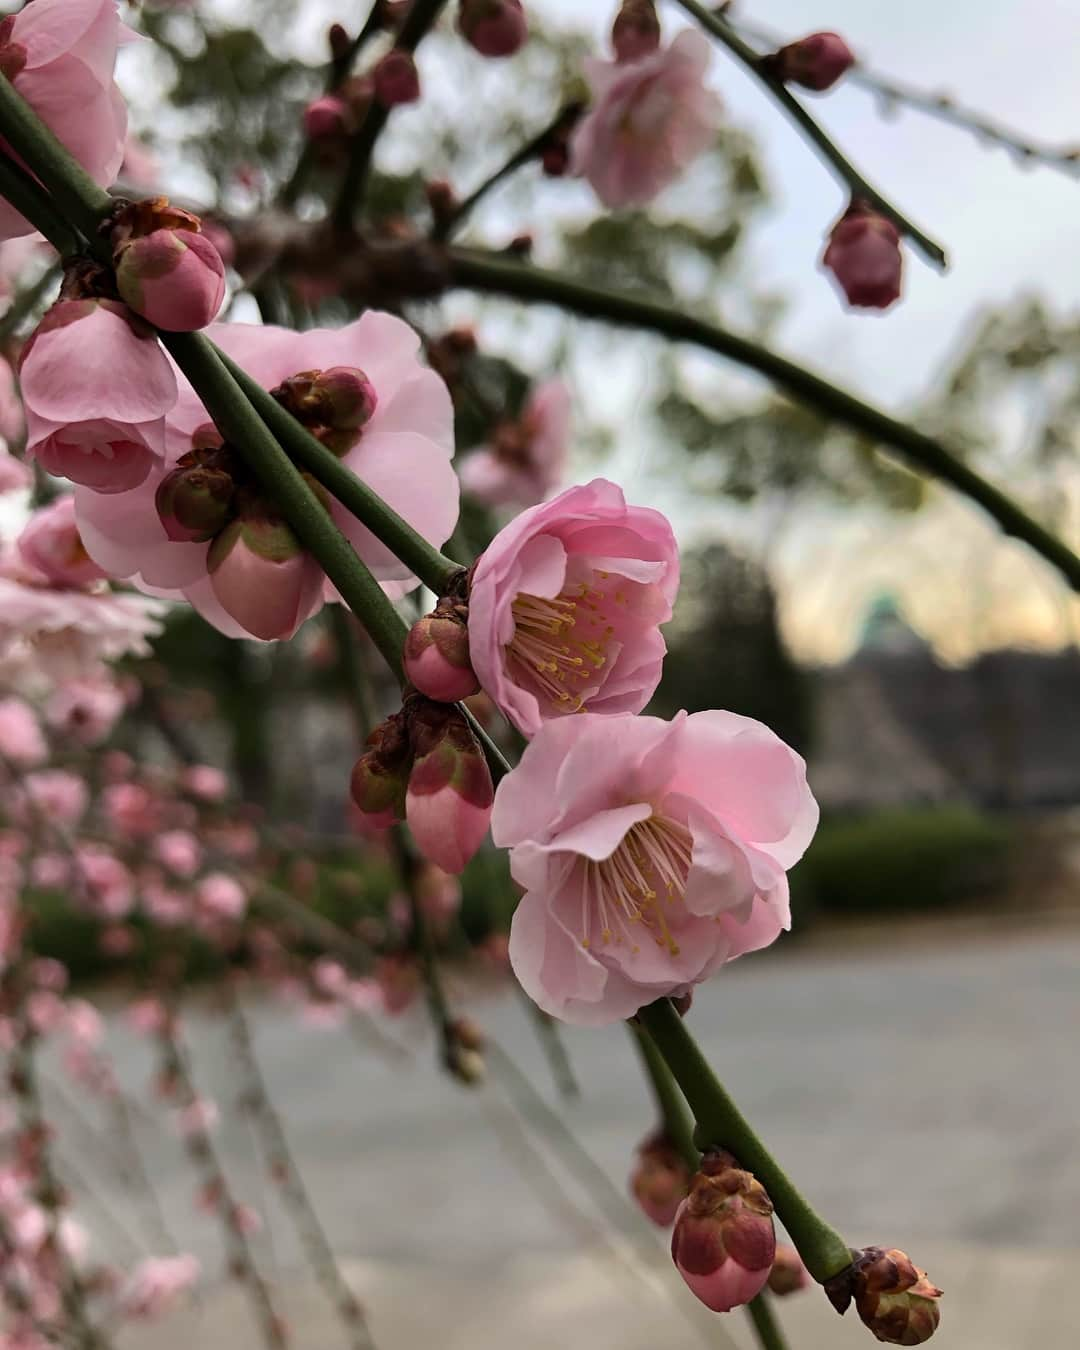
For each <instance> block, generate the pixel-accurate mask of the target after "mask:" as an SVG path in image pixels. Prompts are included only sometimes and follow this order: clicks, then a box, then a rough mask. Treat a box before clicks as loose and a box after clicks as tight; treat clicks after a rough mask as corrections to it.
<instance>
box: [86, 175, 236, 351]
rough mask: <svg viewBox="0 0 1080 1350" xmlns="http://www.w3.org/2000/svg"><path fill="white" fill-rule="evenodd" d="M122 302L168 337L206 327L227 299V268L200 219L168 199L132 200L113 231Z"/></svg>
mask: <svg viewBox="0 0 1080 1350" xmlns="http://www.w3.org/2000/svg"><path fill="white" fill-rule="evenodd" d="M110 240H111V242H112V246H113V262H114V264H115V267H116V288H117V290H118V291H119V292H120V297H121V299H122V300H123V301H124V302H125V303H126V304H127V305H129V306H130V307H131V309H133V310H134V311H135V312H136V314H141V315H142V316H143V318H144V319H149V321H150V322H151V323H152V324H155V325H156V326H157V327H158V328H164V329H165V330H166V332H170V333H190V332H193V331H194V330H195V329H198V328H205V327H206V325H207V324H208V323H211V322H212V321H213V320H214V319H215V318H216V316H217V312H218V310H219V309H220V308H221V302H222V300H224V298H225V264H224V263H223V262H222V261H221V255H220V254H219V253H218V251H217V249H216V248H215V247H214V245H213V243H212V242H211V241H210V240H209V239H208V238H207V237H206V235H204V234H202V233H201V227H200V223H199V218H198V216H193V215H192V214H191V212H190V211H185V210H183V209H182V208H180V207H176V206H172V205H171V204H170V203H169V200H168V198H166V197H151V198H148V199H146V200H145V201H140V202H133V203H131V204H130V205H129V206H127V207H125V208H124V209H123V210H121V211H119V212H118V213H117V216H116V218H115V220H114V222H113V225H112V229H111V231H110Z"/></svg>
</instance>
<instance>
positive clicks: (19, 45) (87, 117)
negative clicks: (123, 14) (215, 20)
mask: <svg viewBox="0 0 1080 1350" xmlns="http://www.w3.org/2000/svg"><path fill="white" fill-rule="evenodd" d="M132 36H133V34H132V33H131V30H130V29H128V28H127V27H125V25H124V24H122V23H121V22H120V15H119V12H118V10H117V6H116V0H34V3H33V4H32V5H26V6H24V7H23V8H22V9H21V10H20V11H19V13H18V14H13V15H9V16H8V17H7V18H6V19H4V20H3V22H0V71H2V72H3V74H4V75H6V76H7V78H8V79H9V80H11V82H12V84H13V85H14V86H15V88H16V89H17V90H18V92H19V93H20V94H21V95H22V96H23V98H24V99H25V100H26V101H27V103H29V104H30V106H31V107H32V108H33V110H34V111H35V112H36V113H37V115H38V116H39V117H40V118H41V120H42V121H43V122H44V123H45V125H46V126H47V127H49V129H50V130H51V131H53V132H54V133H55V134H56V136H57V137H58V138H59V139H60V140H61V141H63V143H64V145H65V146H67V148H68V150H70V151H71V153H72V154H73V155H74V156H75V158H76V159H77V160H78V161H79V163H80V164H81V165H82V166H83V168H84V169H85V170H86V172H87V173H88V174H89V175H90V177H91V178H92V179H93V180H94V182H95V183H97V184H99V185H100V186H101V187H108V186H109V184H110V183H112V181H113V179H114V178H115V177H116V174H117V172H118V170H119V168H120V165H121V163H122V162H123V158H124V140H125V135H126V132H127V109H126V107H125V106H124V100H123V98H122V97H121V95H120V91H119V90H118V89H117V87H116V85H115V84H114V83H113V67H114V65H115V64H116V50H117V47H118V46H119V45H120V44H121V43H122V42H125V41H128V40H130V38H131V37H132ZM33 228H34V227H33V226H32V225H31V224H30V222H29V221H28V220H26V219H25V218H24V217H23V216H21V215H20V214H19V212H18V211H16V210H15V208H14V207H13V206H11V205H10V204H9V203H8V202H6V201H3V200H0V239H13V238H15V237H17V236H19V235H24V234H30V233H32V231H33Z"/></svg>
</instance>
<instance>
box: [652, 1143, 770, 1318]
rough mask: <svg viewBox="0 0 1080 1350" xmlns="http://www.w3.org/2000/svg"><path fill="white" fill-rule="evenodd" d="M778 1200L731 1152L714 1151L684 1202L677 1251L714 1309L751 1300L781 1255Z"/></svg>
mask: <svg viewBox="0 0 1080 1350" xmlns="http://www.w3.org/2000/svg"><path fill="white" fill-rule="evenodd" d="M772 1208H773V1207H772V1203H771V1201H770V1200H769V1197H768V1196H767V1195H766V1194H765V1188H764V1187H763V1186H762V1185H761V1183H760V1182H759V1181H758V1180H757V1179H756V1178H755V1177H754V1176H752V1175H751V1174H750V1173H749V1172H744V1171H743V1170H742V1168H740V1167H739V1166H738V1165H737V1163H736V1162H735V1160H734V1158H732V1157H731V1155H730V1154H729V1153H719V1152H717V1153H708V1154H706V1155H705V1157H703V1158H702V1160H701V1170H700V1171H699V1172H698V1173H697V1175H696V1176H695V1177H694V1178H693V1180H692V1181H691V1182H690V1194H689V1195H688V1196H687V1197H686V1199H685V1200H684V1201H683V1202H682V1204H681V1205H680V1206H679V1210H678V1214H677V1215H676V1217H675V1228H674V1231H673V1232H672V1234H671V1255H672V1257H673V1258H674V1261H675V1266H676V1269H677V1270H678V1272H679V1274H680V1275H681V1276H682V1277H683V1279H684V1280H685V1281H686V1283H687V1285H688V1286H689V1288H690V1289H691V1290H692V1291H693V1292H694V1293H695V1294H696V1295H697V1297H698V1298H699V1299H701V1301H702V1303H704V1304H705V1306H706V1307H707V1308H711V1309H712V1310H713V1311H714V1312H728V1311H729V1310H730V1309H731V1308H737V1307H739V1306H740V1305H741V1304H743V1303H749V1302H750V1300H751V1299H752V1298H754V1297H755V1296H756V1295H757V1294H759V1293H760V1292H761V1290H762V1288H763V1287H764V1285H765V1282H766V1280H767V1279H768V1278H769V1271H770V1270H771V1269H772V1263H773V1257H774V1255H775V1254H776V1235H775V1233H774V1231H773V1219H772Z"/></svg>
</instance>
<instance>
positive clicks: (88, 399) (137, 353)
mask: <svg viewBox="0 0 1080 1350" xmlns="http://www.w3.org/2000/svg"><path fill="white" fill-rule="evenodd" d="M19 379H20V381H21V386H22V396H23V402H24V403H25V405H26V425H27V443H26V448H27V453H28V454H30V455H33V456H34V457H35V458H36V459H37V460H38V461H39V462H40V463H41V466H42V468H44V469H46V470H47V471H48V472H49V473H52V474H56V475H58V476H59V477H61V478H70V479H71V481H72V482H73V483H79V484H82V485H83V486H84V487H87V488H93V489H94V490H95V491H96V492H100V493H126V492H127V491H128V490H129V489H131V488H133V487H137V486H138V484H140V483H142V482H144V481H145V480H146V478H147V476H148V475H149V473H150V469H151V466H153V465H154V464H155V463H160V462H161V461H162V458H163V456H164V452H165V421H164V418H165V414H166V413H167V412H169V411H170V409H171V408H172V407H173V405H174V404H175V402H176V395H177V385H176V376H175V375H174V374H173V370H172V367H171V366H170V364H169V361H168V358H167V357H166V356H165V353H164V352H163V351H162V349H161V347H160V346H159V345H158V340H157V335H156V333H155V332H154V330H153V329H152V328H150V326H149V325H148V324H145V323H144V322H143V321H142V319H140V318H138V316H137V315H135V314H133V313H132V312H131V311H130V310H129V309H128V308H127V306H126V305H123V304H121V303H120V302H119V301H117V300H96V299H89V298H87V299H81V300H80V299H70V300H58V301H57V302H56V304H55V305H53V306H52V308H51V309H50V310H49V311H48V313H47V314H46V315H45V317H44V318H43V319H42V321H41V322H40V323H39V324H38V326H37V328H36V329H35V330H34V332H33V334H32V335H31V337H30V340H29V341H28V342H27V344H26V346H25V347H24V348H23V351H22V355H21V357H20V359H19Z"/></svg>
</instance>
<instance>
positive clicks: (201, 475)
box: [154, 464, 235, 543]
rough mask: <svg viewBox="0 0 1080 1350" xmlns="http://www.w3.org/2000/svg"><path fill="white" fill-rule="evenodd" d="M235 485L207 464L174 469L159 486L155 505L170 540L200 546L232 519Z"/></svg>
mask: <svg viewBox="0 0 1080 1350" xmlns="http://www.w3.org/2000/svg"><path fill="white" fill-rule="evenodd" d="M234 494H235V485H234V483H233V480H232V475H231V474H229V473H228V472H227V471H226V470H225V469H221V468H215V467H214V466H213V465H208V464H192V465H190V466H187V467H177V468H175V469H173V470H172V472H171V473H167V474H166V475H165V477H164V478H163V479H162V480H161V482H160V483H159V484H158V489H157V492H156V493H155V494H154V505H155V507H156V508H157V513H158V519H159V520H160V521H161V524H162V526H163V527H164V530H165V533H166V534H167V535H168V536H169V538H170V539H172V540H174V541H176V542H184V543H202V542H204V541H206V540H208V539H213V537H214V536H215V535H216V534H218V533H219V531H221V530H223V529H224V528H225V526H226V525H227V524H228V523H229V520H230V519H231V517H232V504H233V496H234Z"/></svg>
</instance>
